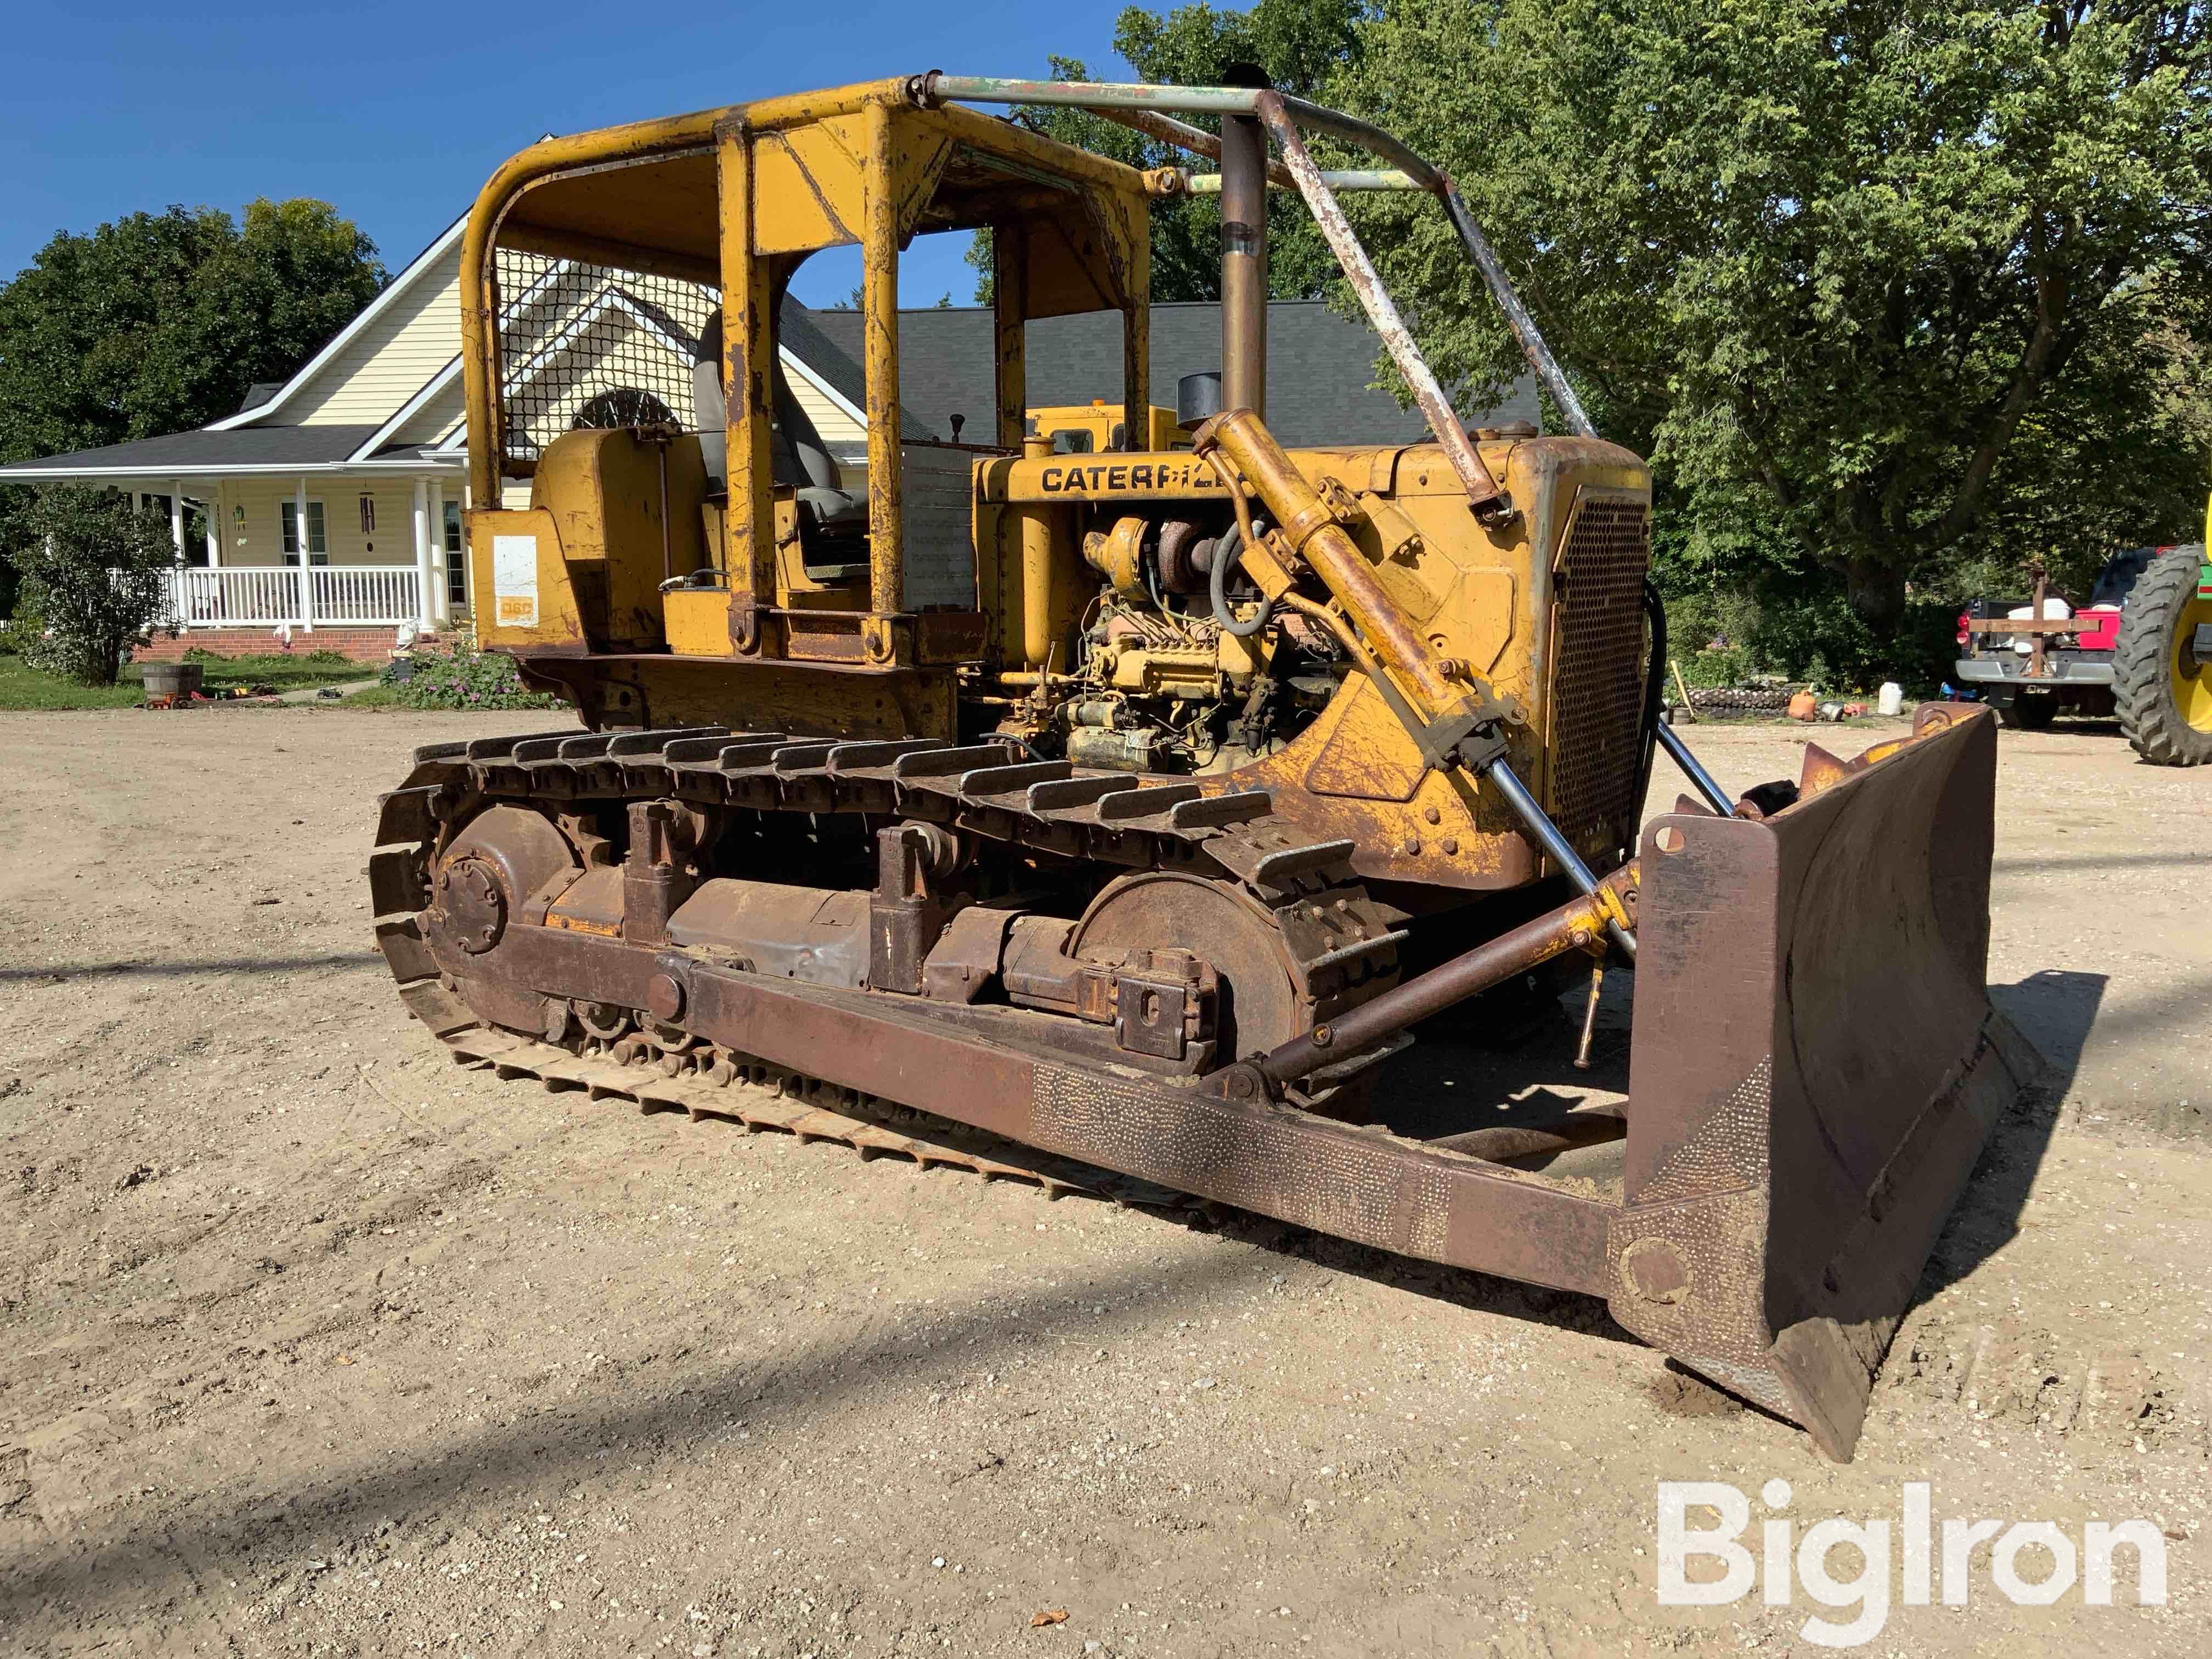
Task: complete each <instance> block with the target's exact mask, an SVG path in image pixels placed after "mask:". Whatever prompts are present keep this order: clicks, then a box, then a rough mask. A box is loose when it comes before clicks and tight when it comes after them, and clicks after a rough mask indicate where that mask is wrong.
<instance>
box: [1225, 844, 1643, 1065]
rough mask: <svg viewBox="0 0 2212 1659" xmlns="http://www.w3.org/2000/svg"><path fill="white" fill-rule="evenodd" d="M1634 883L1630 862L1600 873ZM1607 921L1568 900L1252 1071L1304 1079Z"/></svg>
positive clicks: (1286, 1046) (1569, 946)
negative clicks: (1615, 869)
mask: <svg viewBox="0 0 2212 1659" xmlns="http://www.w3.org/2000/svg"><path fill="white" fill-rule="evenodd" d="M1636 881H1637V871H1636V867H1635V866H1633V865H1631V866H1626V868H1624V869H1622V870H1620V871H1618V872H1614V874H1613V875H1612V876H1610V877H1608V878H1607V882H1606V885H1607V886H1608V887H1610V888H1611V889H1612V890H1613V891H1614V892H1615V893H1617V894H1621V895H1628V894H1632V893H1633V891H1634V889H1635V884H1636ZM1606 923H1607V908H1606V906H1605V905H1604V904H1603V903H1602V902H1600V901H1598V900H1596V899H1594V898H1576V899H1573V900H1571V901H1570V902H1567V903H1565V904H1563V905H1561V906H1559V908H1557V909H1555V910H1548V911H1547V912H1545V914H1544V915H1541V916H1538V917H1536V918H1534V920H1533V921H1527V922H1524V923H1522V925H1521V926H1520V927H1516V928H1514V929H1512V930H1511V931H1510V932H1508V933H1500V934H1499V935H1498V937H1497V938H1495V939H1487V940H1485V941H1484V942H1483V943H1482V944H1480V945H1476V946H1475V947H1474V949H1473V950H1472V951H1466V952H1464V953H1463V954H1462V955H1460V956H1457V957H1453V958H1452V959H1451V960H1450V961H1449V962H1447V963H1444V964H1443V965H1442V966H1441V967H1437V968H1431V969H1430V970H1429V971H1428V972H1427V973H1425V974H1423V975H1420V976H1419V978H1417V979H1411V980H1407V981H1405V982H1404V983H1403V984H1401V985H1399V986H1397V987H1395V988H1393V989H1391V990H1389V991H1385V992H1383V993H1382V994H1380V995H1378V996H1376V997H1375V998H1374V999H1372V1000H1370V1001H1368V1002H1365V1003H1363V1004H1362V1005H1361V1006H1358V1007H1357V1008H1354V1009H1352V1011H1351V1012H1348V1013H1346V1014H1342V1015H1340V1016H1339V1017H1337V1018H1334V1019H1333V1020H1330V1021H1328V1023H1327V1024H1322V1025H1318V1026H1316V1027H1315V1028H1314V1029H1313V1030H1310V1031H1308V1032H1307V1033H1306V1034H1305V1035H1304V1036H1298V1037H1295V1038H1293V1039H1291V1041H1289V1042H1284V1043H1282V1044H1280V1045H1279V1046H1278V1047H1277V1048H1273V1049H1271V1050H1270V1051H1269V1052H1268V1053H1267V1054H1265V1055H1264V1056H1262V1057H1261V1059H1260V1060H1259V1061H1258V1062H1257V1065H1258V1067H1259V1070H1260V1072H1261V1075H1262V1076H1264V1077H1266V1078H1267V1079H1269V1080H1270V1081H1272V1082H1275V1083H1288V1082H1291V1081H1293V1080H1295V1079H1298V1078H1301V1077H1304V1076H1306V1075H1308V1074H1309V1073H1312V1072H1314V1071H1316V1070H1318V1069H1319V1068H1320V1067H1322V1066H1327V1065H1330V1064H1333V1063H1334V1062H1335V1061H1337V1060H1342V1059H1344V1058H1345V1057H1346V1055H1350V1054H1358V1053H1359V1052H1360V1051H1361V1050H1362V1049H1364V1048H1370V1047H1372V1046H1373V1045H1374V1044H1376V1043H1377V1042H1382V1041H1383V1040H1384V1039H1385V1038H1388V1037H1389V1036H1392V1035H1393V1034H1395V1033H1396V1032H1399V1031H1402V1030H1405V1029H1406V1028H1407V1026H1409V1025H1413V1024H1418V1023H1419V1022H1420V1021H1422V1020H1425V1019H1427V1018H1430V1017H1431V1016H1432V1015H1435V1014H1440V1013H1442V1012H1443V1011H1444V1010H1445V1009H1447V1008H1449V1007H1451V1006H1453V1005H1455V1004H1456V1003H1461V1002H1464V1001H1466V1000H1467V999H1468V998H1469V997H1471V996H1474V995H1476V994H1479V993H1480V992H1483V991H1486V990H1488V989H1489V988H1490V987H1492V986H1493V985H1498V984H1502V983H1503V982H1504V981H1506V980H1508V979H1510V978H1511V977H1512V976H1513V975H1516V974H1520V973H1526V972H1527V971H1528V969H1531V968H1534V967H1535V966H1536V965H1537V964H1538V963H1543V962H1548V961H1549V960H1551V958H1553V957H1556V956H1559V955H1562V954H1564V953H1565V952H1566V951H1576V950H1588V949H1589V948H1590V946H1592V945H1594V944H1595V943H1596V942H1597V940H1598V939H1599V938H1600V937H1601V935H1602V934H1603V933H1604V932H1605V931H1606Z"/></svg>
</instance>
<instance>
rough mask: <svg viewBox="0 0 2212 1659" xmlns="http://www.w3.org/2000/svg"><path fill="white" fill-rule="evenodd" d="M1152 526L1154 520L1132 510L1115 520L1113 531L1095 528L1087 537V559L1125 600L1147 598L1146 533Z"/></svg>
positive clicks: (1084, 547) (1084, 559)
mask: <svg viewBox="0 0 2212 1659" xmlns="http://www.w3.org/2000/svg"><path fill="white" fill-rule="evenodd" d="M1151 528H1152V521H1151V520H1148V519H1146V518H1143V517H1141V516H1139V514H1137V513H1128V514H1127V515H1125V516H1123V517H1121V518H1119V519H1116V520H1115V521H1114V525H1113V528H1111V529H1110V530H1094V531H1092V532H1091V533H1090V534H1089V535H1087V536H1085V538H1083V562H1085V564H1087V565H1089V566H1090V567H1091V568H1092V569H1093V570H1095V571H1097V573H1098V574H1100V575H1102V576H1103V577H1104V578H1105V579H1106V580H1107V583H1108V585H1109V586H1111V587H1112V588H1113V590H1114V592H1115V593H1116V594H1117V595H1119V596H1120V597H1121V598H1122V599H1128V600H1132V601H1138V602H1141V601H1142V600H1143V599H1144V598H1145V573H1144V565H1143V559H1144V549H1145V536H1146V532H1148V531H1150V530H1151Z"/></svg>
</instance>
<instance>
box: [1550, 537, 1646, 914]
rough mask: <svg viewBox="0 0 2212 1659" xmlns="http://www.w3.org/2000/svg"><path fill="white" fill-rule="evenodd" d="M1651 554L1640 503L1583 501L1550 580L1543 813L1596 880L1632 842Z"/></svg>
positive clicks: (1618, 859) (1615, 862) (1642, 699)
mask: <svg viewBox="0 0 2212 1659" xmlns="http://www.w3.org/2000/svg"><path fill="white" fill-rule="evenodd" d="M1649 559H1650V509H1649V508H1648V507H1646V506H1645V504H1644V502H1642V501H1631V500H1620V499H1616V498H1610V497H1603V496H1600V497H1594V498H1589V499H1585V500H1584V501H1583V503H1582V507H1581V510H1580V511H1579V512H1577V513H1576V515H1575V519H1574V522H1573V524H1572V525H1571V526H1570V527H1569V529H1568V532H1567V544H1566V547H1565V550H1564V551H1563V553H1562V554H1561V555H1560V558H1559V569H1558V572H1557V574H1556V575H1555V577H1554V579H1553V580H1554V583H1555V592H1554V597H1553V606H1552V684H1551V697H1550V708H1551V714H1550V721H1549V724H1550V727H1551V730H1550V736H1549V743H1548V747H1549V750H1550V754H1551V757H1552V763H1551V790H1550V800H1549V801H1548V803H1547V805H1549V807H1550V810H1551V813H1552V817H1553V821H1554V822H1556V823H1558V824H1559V828H1560V829H1562V830H1563V831H1565V834H1566V836H1567V839H1568V840H1569V841H1571V842H1573V843H1574V845H1575V848H1576V850H1577V852H1579V853H1581V854H1582V855H1583V857H1584V858H1585V859H1588V860H1590V861H1591V863H1592V864H1593V865H1595V866H1596V867H1597V868H1598V870H1599V871H1600V872H1601V873H1602V872H1604V871H1606V870H1607V869H1610V868H1612V867H1613V866H1615V865H1616V864H1617V863H1619V862H1620V858H1621V857H1622V856H1624V855H1625V854H1626V849H1627V848H1630V847H1631V846H1632V845H1633V842H1634V839H1635V829H1636V826H1635V823H1634V815H1635V811H1636V805H1637V802H1636V772H1637V763H1638V752H1637V745H1636V739H1637V736H1638V729H1639V727H1640V726H1641V724H1642V714H1643V704H1644V608H1643V589H1644V566H1645V564H1646V563H1647V562H1648V561H1649Z"/></svg>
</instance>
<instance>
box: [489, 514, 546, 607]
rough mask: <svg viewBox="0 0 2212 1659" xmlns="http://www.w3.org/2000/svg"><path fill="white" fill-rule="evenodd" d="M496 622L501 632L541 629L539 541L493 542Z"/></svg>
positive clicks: (519, 538) (506, 538) (513, 539)
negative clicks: (505, 630)
mask: <svg viewBox="0 0 2212 1659" xmlns="http://www.w3.org/2000/svg"><path fill="white" fill-rule="evenodd" d="M491 592H492V602H493V615H494V620H495V622H496V623H498V625H499V626H500V627H501V628H535V627H537V626H538V538H537V537H535V536H495V537H493V538H491Z"/></svg>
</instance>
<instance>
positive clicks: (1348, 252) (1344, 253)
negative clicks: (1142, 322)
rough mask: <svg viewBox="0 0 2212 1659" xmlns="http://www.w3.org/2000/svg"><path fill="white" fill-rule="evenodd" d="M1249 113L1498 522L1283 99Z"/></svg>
mask: <svg viewBox="0 0 2212 1659" xmlns="http://www.w3.org/2000/svg"><path fill="white" fill-rule="evenodd" d="M1256 108H1257V109H1258V112H1259V115H1260V118H1261V120H1262V121H1264V122H1265V123H1266V124H1267V130H1268V131H1270V132H1272V133H1273V134H1274V136H1275V142H1276V143H1278V144H1279V145H1280V146H1281V147H1282V151H1283V161H1284V164H1285V166H1287V167H1289V168H1290V170H1291V177H1292V178H1294V179H1297V185H1298V193H1299V194H1300V195H1301V196H1303V197H1305V203H1306V206H1307V208H1308V209H1309V210H1310V211H1311V212H1312V214H1313V216H1314V222H1315V223H1316V225H1318V226H1319V227H1320V228H1321V234H1322V239H1323V240H1326V241H1327V242H1328V246H1329V251H1330V252H1333V253H1334V254H1335V255H1336V259H1337V263H1338V264H1340V265H1341V266H1343V268H1344V274H1345V276H1346V280H1347V281H1349V282H1350V283H1351V284H1352V293H1353V294H1354V295H1357V296H1358V300H1359V304H1360V307H1361V308H1362V309H1363V310H1364V311H1365V312H1366V313H1367V320H1368V321H1369V322H1370V323H1371V324H1373V325H1374V327H1375V331H1376V334H1377V335H1379V336H1380V337H1382V341H1383V349H1385V350H1386V351H1388V352H1389V354H1390V361H1391V362H1393V363H1395V365H1396V366H1397V369H1398V373H1399V374H1400V375H1401V376H1402V377H1403V378H1404V380H1405V382H1406V384H1407V386H1409V387H1411V388H1412V389H1413V401H1414V402H1415V403H1416V404H1419V405H1420V410H1421V413H1422V415H1423V416H1425V418H1426V419H1427V421H1428V423H1429V430H1430V431H1431V433H1433V434H1434V435H1436V440H1437V443H1438V444H1439V445H1440V446H1441V447H1443V452H1444V457H1445V459H1447V460H1448V461H1449V462H1450V463H1451V469H1452V471H1454V472H1455V473H1457V474H1458V475H1459V481H1460V484H1461V487H1462V489H1465V490H1466V491H1467V499H1468V503H1469V504H1470V505H1471V506H1472V507H1474V510H1475V512H1476V513H1477V514H1478V515H1480V516H1481V517H1484V518H1486V519H1496V518H1502V517H1503V516H1504V515H1505V514H1506V513H1509V512H1510V510H1511V506H1512V504H1511V503H1510V501H1507V500H1506V499H1505V493H1504V489H1502V488H1501V487H1500V485H1499V484H1498V480H1497V478H1496V477H1494V476H1493V475H1492V472H1491V471H1490V469H1489V467H1487V466H1486V465H1484V464H1483V459H1482V456H1481V454H1480V453H1479V452H1478V451H1477V450H1476V449H1475V447H1474V441H1473V440H1472V439H1470V438H1469V437H1468V435H1467V428H1465V427H1464V426H1462V425H1461V424H1460V419H1459V415H1458V412H1457V411H1456V410H1454V409H1453V408H1452V405H1451V399H1450V398H1448V397H1446V396H1445V395H1444V389H1443V387H1442V386H1439V385H1438V384H1437V377H1436V376H1435V375H1434V374H1431V373H1430V371H1429V365H1428V362H1427V360H1426V359H1425V358H1424V357H1423V356H1421V349H1420V347H1419V345H1418V344H1417V343H1415V342H1414V339H1413V331H1412V330H1411V329H1409V328H1407V326H1406V319H1404V318H1403V317H1401V316H1400V315H1399V314H1398V307H1397V303H1396V301H1393V300H1392V299H1391V297H1390V291H1389V289H1387V288H1385V287H1384V286H1383V277H1382V274H1381V273H1380V272H1378V271H1377V270H1376V269H1375V265H1374V262H1373V261H1372V260H1370V259H1369V258H1368V257H1367V250H1366V249H1365V248H1364V247H1362V246H1360V245H1359V237H1358V234H1357V233H1356V232H1354V231H1353V229H1352V222H1351V221H1350V220H1349V219H1347V218H1346V217H1345V216H1344V210H1343V209H1342V208H1340V207H1339V206H1338V205H1337V202H1336V197H1334V195H1333V194H1332V193H1331V192H1330V191H1329V188H1328V185H1326V184H1324V183H1323V182H1322V176H1321V169H1320V168H1319V167H1316V166H1315V165H1314V160H1313V157H1312V156H1311V155H1309V154H1308V153H1307V151H1306V147H1305V141H1304V139H1302V138H1300V137H1298V130H1297V123H1295V122H1294V121H1292V120H1291V118H1290V117H1289V116H1288V115H1287V114H1285V112H1284V108H1283V102H1282V100H1281V98H1280V97H1279V95H1278V94H1274V93H1266V92H1263V93H1261V94H1259V97H1258V99H1257V101H1256Z"/></svg>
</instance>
